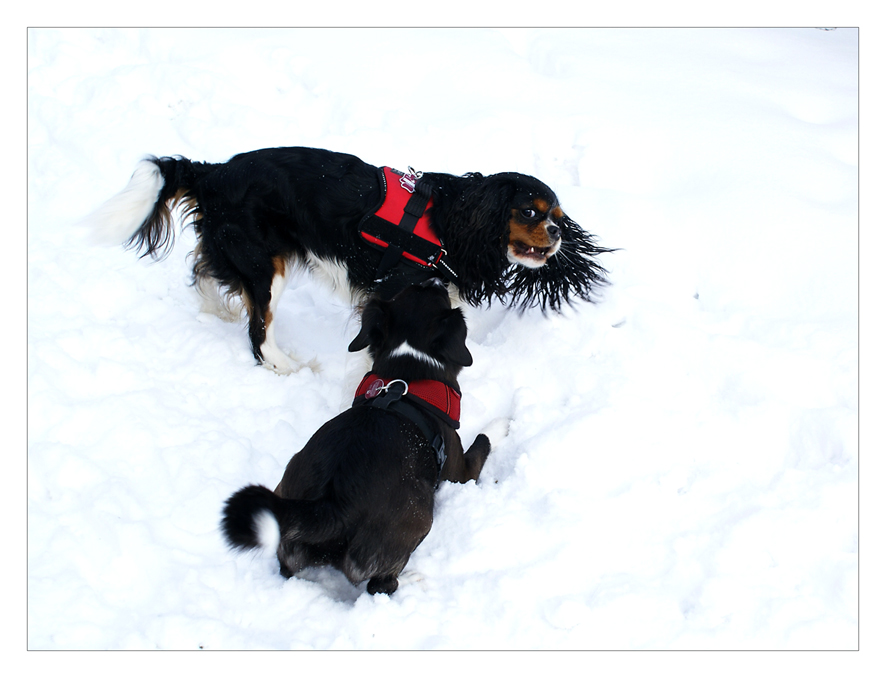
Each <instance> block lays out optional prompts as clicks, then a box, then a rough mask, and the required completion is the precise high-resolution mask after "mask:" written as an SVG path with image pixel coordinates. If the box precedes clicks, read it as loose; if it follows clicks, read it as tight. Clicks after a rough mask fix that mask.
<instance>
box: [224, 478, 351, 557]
mask: <svg viewBox="0 0 886 678" xmlns="http://www.w3.org/2000/svg"><path fill="white" fill-rule="evenodd" d="M340 525H341V523H340V522H339V521H338V520H337V519H336V516H335V511H334V510H333V508H332V505H331V504H330V503H329V502H327V501H324V500H322V499H321V500H317V501H308V500H300V499H283V498H282V497H280V496H278V495H276V494H274V493H273V492H271V491H270V490H269V489H268V488H266V487H262V486H261V485H249V486H247V487H244V488H243V489H242V490H239V491H237V492H235V493H234V494H233V495H231V497H230V498H229V499H228V501H227V502H225V508H224V514H223V517H222V522H221V528H222V532H224V535H225V538H226V539H227V540H228V544H230V545H231V547H232V548H236V549H243V550H246V549H254V548H266V549H269V550H271V549H276V548H277V545H278V544H279V543H280V541H281V540H282V541H284V542H289V541H299V542H304V543H308V544H319V543H322V542H325V541H329V540H331V539H335V538H336V537H337V536H338V534H339V532H340Z"/></svg>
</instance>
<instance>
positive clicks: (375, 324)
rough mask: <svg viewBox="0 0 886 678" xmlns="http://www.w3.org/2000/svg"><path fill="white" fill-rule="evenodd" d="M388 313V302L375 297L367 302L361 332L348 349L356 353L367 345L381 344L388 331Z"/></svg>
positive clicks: (361, 322)
mask: <svg viewBox="0 0 886 678" xmlns="http://www.w3.org/2000/svg"><path fill="white" fill-rule="evenodd" d="M388 314H389V310H388V304H387V302H385V301H382V300H381V299H373V300H371V301H370V302H369V303H368V304H366V307H365V308H364V309H363V315H362V318H361V321H360V332H359V333H358V334H357V336H356V337H354V340H353V341H352V342H351V343H350V345H349V346H348V351H350V352H351V353H355V352H356V351H362V350H363V349H364V348H366V347H367V346H372V347H377V346H380V345H381V343H382V341H384V337H385V333H386V332H387V328H388Z"/></svg>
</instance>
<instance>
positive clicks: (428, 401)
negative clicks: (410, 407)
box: [354, 372, 461, 428]
mask: <svg viewBox="0 0 886 678" xmlns="http://www.w3.org/2000/svg"><path fill="white" fill-rule="evenodd" d="M394 382H399V383H403V384H404V385H405V386H406V391H405V392H404V393H403V395H402V396H401V397H402V398H403V399H404V400H407V401H410V402H412V403H413V404H415V405H418V406H419V407H421V408H422V409H423V410H425V411H427V412H429V413H431V414H433V415H435V416H437V417H439V418H440V419H442V420H443V421H444V422H446V423H447V424H449V425H450V426H452V427H453V428H458V427H459V421H458V420H459V418H460V417H461V393H459V392H458V391H457V390H456V389H454V388H452V387H451V386H447V385H446V384H444V383H443V382H442V381H434V380H433V379H419V380H417V381H411V382H409V383H408V384H406V383H405V382H404V381H403V380H402V379H382V378H381V377H379V376H378V375H377V374H373V373H372V372H370V373H369V374H367V375H366V376H365V377H363V381H361V382H360V385H359V386H358V387H357V392H356V393H355V394H354V404H355V405H360V404H363V403H364V402H366V401H368V400H372V399H373V398H375V397H377V396H379V395H380V394H381V393H384V392H387V390H388V388H389V387H390V385H391V384H393V383H394Z"/></svg>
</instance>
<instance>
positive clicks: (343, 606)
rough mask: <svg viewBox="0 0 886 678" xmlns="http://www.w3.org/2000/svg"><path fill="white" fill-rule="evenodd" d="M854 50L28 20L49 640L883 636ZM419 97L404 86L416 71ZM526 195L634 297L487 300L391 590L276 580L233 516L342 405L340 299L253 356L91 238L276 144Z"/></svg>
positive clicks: (33, 570) (826, 40)
mask: <svg viewBox="0 0 886 678" xmlns="http://www.w3.org/2000/svg"><path fill="white" fill-rule="evenodd" d="M857 69H858V32H857V31H856V30H854V29H838V30H833V31H825V30H816V29H813V28H806V29H750V30H749V29H708V30H701V29H682V30H679V29H667V30H665V29H639V30H636V29H635V30H615V29H602V30H587V29H581V30H565V29H563V30H503V31H501V30H486V29H471V30H393V29H392V30H359V29H338V30H317V29H314V30H282V29H280V30H278V29H266V30H253V29H249V30H246V29H242V30H208V29H207V30H185V29H180V30H173V29H154V30H119V29H85V30H79V29H78V30H74V29H31V30H29V31H28V74H29V75H28V162H29V165H28V211H29V214H28V356H27V357H28V421H27V426H28V504H27V505H28V534H27V536H28V561H27V562H28V578H27V581H28V591H27V594H28V597H27V613H28V647H29V648H31V649H45V648H57V649H75V648H76V649H83V648H91V649H126V648H131V649H149V648H164V649H197V648H204V649H244V648H276V649H288V648H293V649H300V648H305V649H307V648H318V649H326V648H328V649H352V648H356V649H375V648H384V649H444V648H445V649H622V650H624V649H641V648H642V649H854V648H856V647H858V609H859V607H858V604H859V598H858V397H857V393H858V335H857V323H858V269H857V254H858V232H857V209H858V201H857V185H858V163H857V158H858V108H857V97H858V79H857V76H858V70H857ZM397 73H404V74H406V75H407V76H408V77H407V78H406V79H403V80H396V81H394V80H393V79H392V77H391V75H392V74H397ZM286 145H306V146H317V147H323V148H330V149H334V150H338V151H345V152H350V153H354V154H356V155H358V156H360V157H361V158H363V159H364V160H366V161H368V162H371V163H375V164H379V165H381V164H389V165H393V166H395V167H400V168H405V167H406V166H408V165H411V166H413V167H415V168H417V169H427V170H433V171H446V172H452V173H457V174H461V173H464V172H467V171H480V172H484V173H491V172H498V171H507V170H514V171H520V172H525V173H530V174H534V175H536V176H538V177H539V178H541V179H542V180H543V181H545V182H546V183H548V184H549V185H551V186H552V187H553V188H554V189H555V191H557V193H558V195H559V197H560V200H561V202H562V204H563V205H564V208H565V210H566V211H567V213H568V214H569V215H570V216H572V217H573V218H574V219H576V220H577V221H578V222H579V223H580V224H582V225H583V226H584V227H585V228H586V229H587V230H589V231H591V232H592V233H595V234H597V235H598V236H599V239H600V243H601V244H602V245H604V246H608V247H619V248H621V249H620V250H619V251H618V252H616V253H613V254H609V255H606V256H605V258H604V262H605V265H606V266H607V267H608V268H609V270H610V271H611V279H612V283H613V284H612V285H611V287H609V288H608V289H607V290H606V291H605V295H604V297H603V299H602V301H601V302H600V303H599V304H597V305H589V304H581V305H579V306H576V307H575V308H572V309H568V310H567V311H566V312H565V313H564V314H563V315H562V316H548V317H545V316H543V315H542V314H541V313H540V312H537V311H534V312H529V313H526V314H524V315H522V316H521V315H518V314H516V313H514V312H512V311H508V310H506V309H504V308H502V307H501V306H498V305H493V306H492V307H491V308H482V309H468V311H467V315H468V323H469V326H470V328H471V336H470V340H469V344H468V345H469V348H470V350H471V352H472V353H473V355H474V365H473V366H472V367H470V368H467V369H466V370H465V371H464V372H463V374H462V379H461V384H462V388H463V391H464V393H465V397H464V401H463V425H462V436H463V439H464V440H465V442H466V443H469V442H470V441H471V440H473V437H474V435H475V434H476V433H477V432H478V431H480V430H481V429H482V427H483V426H484V425H485V424H486V423H487V422H488V421H490V420H492V419H495V418H496V417H501V416H508V417H511V418H512V420H513V422H512V424H511V427H510V432H509V434H508V436H507V437H506V438H505V440H504V441H503V442H502V443H501V445H500V446H499V447H498V448H497V449H495V450H494V451H493V453H492V455H491V456H490V458H489V461H488V463H487V465H486V468H485V469H484V471H483V474H482V475H481V478H480V482H479V483H477V484H473V483H472V484H469V485H445V486H444V487H442V489H441V490H440V492H439V494H438V504H437V510H436V515H435V522H434V526H433V529H432V530H431V533H430V534H429V535H428V537H427V538H426V540H425V541H424V542H423V543H422V544H421V545H420V547H419V548H418V549H417V550H416V552H415V553H414V554H413V556H412V558H411V559H410V561H409V564H408V566H407V571H406V572H405V573H404V576H403V577H401V585H400V589H399V590H398V591H397V592H396V593H395V594H394V595H393V596H392V597H390V598H389V597H386V596H370V595H368V594H367V593H366V592H365V585H364V586H362V587H360V588H355V587H352V586H351V585H350V584H349V583H348V582H347V581H346V580H345V579H344V577H343V576H342V575H341V574H340V573H338V572H337V571H335V570H331V569H315V570H310V571H308V572H307V573H305V574H304V575H303V576H302V577H299V578H293V579H291V580H288V581H286V580H284V579H282V578H281V577H279V576H278V575H277V574H276V570H277V568H276V563H275V560H274V559H273V557H269V556H267V555H265V554H262V553H259V552H255V553H252V554H244V555H238V554H235V553H232V552H230V551H229V550H228V549H227V548H226V546H225V544H224V543H223V541H222V539H221V536H220V533H219V529H218V523H219V517H220V510H221V507H222V503H223V502H224V500H225V499H226V498H227V497H228V496H229V495H230V494H231V493H232V492H234V491H235V490H237V489H238V488H239V487H241V486H243V485H245V484H248V483H253V482H260V483H264V484H266V485H269V486H270V487H274V486H275V484H276V483H277V481H278V480H279V478H280V476H281V474H282V471H283V468H284V466H285V464H286V462H287V461H288V459H289V458H290V456H291V455H292V454H293V453H295V452H296V451H297V450H299V449H300V447H301V446H302V445H303V444H304V442H305V441H306V440H307V439H308V438H309V437H310V435H311V434H312V433H313V432H314V431H315V430H316V429H317V428H318V427H319V426H320V425H321V424H322V423H323V422H325V421H326V420H328V419H329V418H331V417H333V416H334V415H335V414H337V413H338V412H339V411H340V407H341V402H342V397H343V394H344V393H346V391H347V390H348V389H349V388H351V384H350V383H349V382H348V379H349V378H350V377H349V370H350V369H352V367H353V365H352V364H349V362H348V356H347V351H346V347H347V344H348V343H349V341H350V339H351V338H352V336H353V335H354V334H355V333H356V329H357V323H356V321H355V319H354V318H353V316H352V313H351V310H350V309H349V308H347V307H346V306H345V305H343V303H342V302H340V301H339V300H338V299H337V297H335V296H334V295H333V294H332V293H331V292H329V291H328V290H327V289H326V288H324V287H322V286H321V285H319V284H317V283H315V282H313V281H312V280H311V279H309V278H307V277H302V278H298V279H296V280H294V281H293V282H292V283H291V284H290V290H289V292H288V293H287V295H286V296H285V297H284V298H283V301H282V302H281V305H280V307H279V309H278V319H279V323H278V326H277V331H278V335H277V336H278V341H279V343H280V345H281V346H282V347H284V348H285V349H294V350H296V351H297V352H298V353H299V354H300V355H301V357H302V358H303V359H304V360H315V361H316V363H317V364H318V365H319V366H320V368H319V369H318V370H317V371H314V370H312V369H307V368H305V369H302V370H300V371H298V372H296V373H294V374H292V375H289V376H285V377H281V376H277V375H275V374H273V373H272V372H270V371H268V370H265V369H262V368H260V367H257V366H255V365H254V364H253V359H252V355H251V353H250V350H249V346H248V343H247V340H246V334H245V331H244V329H243V328H242V327H241V326H239V325H237V324H229V323H224V322H222V321H221V320H220V319H218V318H216V317H215V316H209V315H206V314H201V313H200V312H199V302H198V300H197V296H196V293H195V291H194V290H193V289H192V288H191V287H190V286H189V262H188V254H189V252H190V250H191V249H192V247H193V243H194V239H193V234H192V233H191V232H190V231H185V232H184V233H183V234H182V235H181V236H180V237H179V238H178V241H177V245H176V248H175V249H174V251H173V253H172V254H171V256H170V257H169V258H167V259H166V260H164V261H162V262H159V263H152V262H151V261H150V260H139V259H138V258H137V257H136V255H135V254H134V253H132V252H128V251H124V250H123V249H122V248H108V247H99V246H96V245H94V244H91V243H90V242H89V240H88V237H87V229H86V228H85V227H83V226H79V225H77V223H76V222H77V221H78V219H80V218H81V217H82V216H84V215H86V214H87V213H89V212H90V211H91V210H92V209H94V208H95V207H97V206H98V205H99V204H100V203H101V202H103V201H104V200H106V199H107V198H109V197H110V196H111V195H113V194H114V193H116V192H117V191H119V190H120V189H122V188H123V186H124V185H125V184H126V182H127V180H128V178H129V176H130V174H131V172H132V170H133V169H134V167H135V165H136V163H137V161H138V160H139V159H141V158H142V157H143V156H145V155H147V154H155V155H173V154H181V155H185V156H188V157H191V158H193V159H196V160H207V161H223V160H226V159H227V158H228V157H230V156H231V155H233V154H235V153H238V152H242V151H247V150H252V149H256V148H262V147H268V146H286Z"/></svg>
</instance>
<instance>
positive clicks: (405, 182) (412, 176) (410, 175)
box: [400, 167, 424, 193]
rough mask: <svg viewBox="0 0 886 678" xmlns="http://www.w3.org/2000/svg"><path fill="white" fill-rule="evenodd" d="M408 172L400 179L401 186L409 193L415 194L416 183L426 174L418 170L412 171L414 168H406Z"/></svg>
mask: <svg viewBox="0 0 886 678" xmlns="http://www.w3.org/2000/svg"><path fill="white" fill-rule="evenodd" d="M406 169H407V170H408V171H407V172H406V173H405V174H404V175H403V176H402V177H400V186H402V187H403V188H404V189H405V190H406V191H408V192H409V193H415V184H416V182H417V181H418V180H419V179H421V178H422V175H423V174H424V172H419V171H418V170H414V169H412V167H407V168H406Z"/></svg>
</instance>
